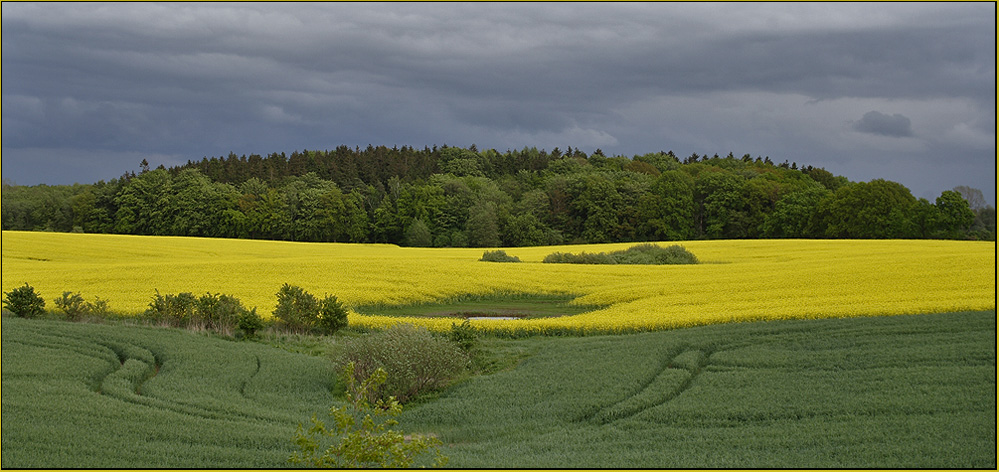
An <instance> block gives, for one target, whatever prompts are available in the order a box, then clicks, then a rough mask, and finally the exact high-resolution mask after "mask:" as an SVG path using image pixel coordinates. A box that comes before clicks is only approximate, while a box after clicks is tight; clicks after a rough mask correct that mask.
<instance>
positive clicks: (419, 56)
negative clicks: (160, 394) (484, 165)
mask: <svg viewBox="0 0 999 472" xmlns="http://www.w3.org/2000/svg"><path fill="white" fill-rule="evenodd" d="M2 8H3V16H2V21H3V24H2V36H3V37H2V39H3V51H2V62H3V64H2V66H3V68H2V72H3V90H2V100H3V120H2V133H3V141H2V155H3V164H4V166H3V169H4V173H3V178H4V179H5V180H8V181H14V182H17V183H21V184H34V183H40V182H45V183H50V184H55V183H71V182H73V181H81V182H93V181H96V180H98V179H109V178H114V177H116V176H118V175H120V174H121V173H122V172H124V171H126V170H134V169H136V167H137V164H138V161H139V160H141V159H142V158H146V159H147V160H148V161H149V162H150V163H152V164H153V165H158V164H164V165H167V166H169V165H176V164H180V163H183V162H186V161H187V160H188V159H201V158H202V157H204V156H220V155H226V154H228V153H229V152H235V153H237V154H251V153H257V154H266V153H270V152H290V151H293V150H296V149H298V150H300V149H304V148H308V149H316V148H320V149H332V148H334V147H336V146H338V145H341V144H345V145H348V146H351V147H353V146H361V147H364V146H366V145H367V144H375V145H380V144H384V145H387V146H393V145H411V146H416V147H423V146H433V145H441V144H448V145H457V146H468V145H470V144H473V143H474V144H476V145H477V146H478V147H479V148H480V149H486V148H496V149H498V150H500V151H504V150H506V149H511V148H522V147H524V146H537V147H539V148H545V149H549V150H550V149H552V148H554V147H556V146H558V147H561V148H563V149H564V148H565V147H566V146H573V147H576V148H581V149H583V150H584V151H587V152H592V151H593V150H595V149H597V148H600V149H602V150H603V151H604V153H606V154H621V155H626V156H631V155H634V154H644V153H646V152H654V151H659V150H673V151H674V152H676V153H677V154H678V155H681V156H685V155H689V154H691V153H693V152H697V153H700V154H703V153H709V154H714V153H719V154H727V153H728V152H730V151H731V152H734V153H736V154H738V155H741V154H745V153H749V154H752V155H753V156H756V155H768V156H770V157H771V158H772V159H774V160H776V161H783V160H785V159H787V160H790V161H797V162H798V163H800V164H809V165H813V166H816V167H825V168H827V169H828V170H830V171H831V172H833V173H836V174H840V175H845V176H847V177H848V178H850V179H852V180H870V179H873V178H886V179H891V180H896V181H899V182H901V183H903V184H904V185H906V186H908V187H909V188H910V189H912V190H913V193H914V194H916V195H917V196H921V197H927V198H930V199H932V198H935V197H936V196H937V195H939V193H940V191H942V190H946V189H949V188H952V187H954V186H956V185H969V186H972V187H976V188H980V189H982V190H983V191H984V192H985V193H986V195H987V197H986V198H987V199H988V200H989V201H990V202H992V203H993V204H994V202H995V177H994V175H995V89H996V87H995V4H994V3H894V2H889V3H780V4H770V3H764V4H747V3H700V2H695V3H671V2H664V3H631V2H627V3H589V2H586V3H558V2H556V3H518V2H514V3H446V4H443V3H388V4H379V3H339V2H334V3H247V4H239V3H204V4H201V3H184V2H181V3H83V4H76V3H54V4H53V3H20V2H19V3H3V4H2ZM858 117H860V118H858ZM914 128H915V129H914ZM899 138H905V139H899ZM899 162H905V163H906V165H905V166H902V167H900V166H899V165H898V163H899Z"/></svg>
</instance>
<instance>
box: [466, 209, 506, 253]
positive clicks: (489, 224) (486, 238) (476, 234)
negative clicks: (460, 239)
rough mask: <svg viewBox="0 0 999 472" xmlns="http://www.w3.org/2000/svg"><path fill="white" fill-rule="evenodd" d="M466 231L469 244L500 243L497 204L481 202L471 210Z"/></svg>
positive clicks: (492, 244)
mask: <svg viewBox="0 0 999 472" xmlns="http://www.w3.org/2000/svg"><path fill="white" fill-rule="evenodd" d="M466 226H467V228H466V232H467V234H468V245H469V246H472V247H496V246H499V245H500V237H499V222H498V220H497V218H496V206H495V205H493V204H491V203H488V202H481V203H479V204H476V205H475V206H474V207H472V208H471V210H470V211H469V217H468V222H467V225H466Z"/></svg>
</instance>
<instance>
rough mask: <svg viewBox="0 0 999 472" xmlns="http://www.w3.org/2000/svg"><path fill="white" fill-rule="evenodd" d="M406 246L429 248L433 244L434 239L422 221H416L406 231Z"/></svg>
mask: <svg viewBox="0 0 999 472" xmlns="http://www.w3.org/2000/svg"><path fill="white" fill-rule="evenodd" d="M405 242H406V245H407V246H411V247H430V246H432V245H433V243H434V237H433V235H432V234H431V233H430V228H428V227H427V224H426V223H424V222H423V220H420V219H416V220H413V223H412V224H410V225H409V228H407V229H406V241H405Z"/></svg>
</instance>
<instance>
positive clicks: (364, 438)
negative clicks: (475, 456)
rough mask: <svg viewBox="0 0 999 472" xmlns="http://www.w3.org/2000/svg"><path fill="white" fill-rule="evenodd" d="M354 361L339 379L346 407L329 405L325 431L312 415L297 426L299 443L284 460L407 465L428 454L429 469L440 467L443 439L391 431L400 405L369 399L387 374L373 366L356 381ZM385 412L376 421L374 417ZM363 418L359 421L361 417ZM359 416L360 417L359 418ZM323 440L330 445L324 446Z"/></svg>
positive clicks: (309, 463) (318, 463) (307, 463)
mask: <svg viewBox="0 0 999 472" xmlns="http://www.w3.org/2000/svg"><path fill="white" fill-rule="evenodd" d="M356 374H357V373H356V370H355V368H354V364H353V363H349V364H347V365H346V366H345V367H344V371H343V378H344V383H346V384H347V405H346V406H342V407H338V406H333V407H332V408H330V415H331V416H333V420H334V424H333V428H332V429H329V428H327V427H326V424H325V423H323V422H322V421H320V420H319V419H318V418H317V416H316V415H312V427H310V428H309V429H308V430H305V428H303V427H302V425H301V424H299V425H298V430H297V431H296V432H295V436H294V437H293V438H292V442H294V443H295V445H296V446H297V447H298V452H295V453H294V454H292V455H291V457H289V458H288V462H290V463H292V464H296V465H299V466H311V467H317V468H342V469H358V468H368V467H382V468H393V469H401V468H410V467H413V465H414V463H416V461H417V458H418V457H419V456H421V455H423V454H424V453H427V452H431V451H432V452H433V453H434V456H435V460H434V463H433V466H434V467H437V468H440V467H444V466H445V465H446V464H447V462H448V458H447V456H444V455H442V454H441V452H440V448H439V446H441V445H442V444H443V443H442V442H441V440H440V439H437V438H436V437H435V436H433V435H422V434H411V435H406V434H404V433H403V432H402V431H399V430H396V429H393V428H392V427H393V426H396V425H398V424H399V422H398V421H396V420H394V419H392V417H395V416H398V415H399V413H402V405H400V404H399V402H398V401H396V399H395V398H392V397H389V398H388V400H385V401H383V400H378V401H377V402H372V401H370V400H369V398H371V397H374V396H377V395H374V394H373V393H374V392H376V391H377V390H378V387H380V386H381V385H383V384H384V383H385V380H386V379H387V374H386V373H385V370H383V369H376V370H375V371H374V372H372V373H371V375H369V376H368V377H367V378H365V379H363V380H361V381H358V380H357V375H356ZM380 416H389V418H388V419H386V420H385V421H381V422H376V420H375V417H380ZM362 418H363V419H362ZM359 419H360V421H358V420H359ZM327 438H329V439H330V440H331V441H330V444H329V445H328V446H326V445H325V444H321V443H325V442H327Z"/></svg>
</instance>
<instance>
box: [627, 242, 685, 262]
mask: <svg viewBox="0 0 999 472" xmlns="http://www.w3.org/2000/svg"><path fill="white" fill-rule="evenodd" d="M610 256H612V257H613V258H614V259H615V260H617V263H618V264H697V262H698V261H697V256H695V255H694V254H692V253H691V252H690V251H687V249H685V248H684V247H683V246H680V245H678V244H674V245H672V246H667V247H661V246H658V245H656V244H648V243H645V244H639V245H636V246H632V247H630V248H628V249H626V250H624V251H616V252H612V253H610Z"/></svg>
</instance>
